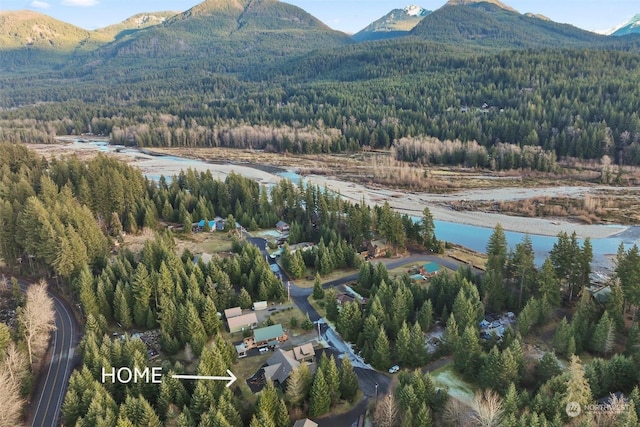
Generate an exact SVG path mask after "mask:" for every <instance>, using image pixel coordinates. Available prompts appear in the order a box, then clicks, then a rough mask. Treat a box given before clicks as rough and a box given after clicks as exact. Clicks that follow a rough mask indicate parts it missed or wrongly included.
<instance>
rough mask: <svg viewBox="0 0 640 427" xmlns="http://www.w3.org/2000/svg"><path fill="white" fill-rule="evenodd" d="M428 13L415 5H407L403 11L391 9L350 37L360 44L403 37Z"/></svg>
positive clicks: (428, 11)
mask: <svg viewBox="0 0 640 427" xmlns="http://www.w3.org/2000/svg"><path fill="white" fill-rule="evenodd" d="M430 13H431V11H430V10H427V9H425V8H423V7H420V6H417V5H408V6H406V7H404V8H403V9H393V10H391V11H390V12H389V13H387V14H386V15H384V16H383V17H381V18H379V19H377V20H375V21H373V22H372V23H370V24H369V25H367V26H366V27H364V28H363V29H362V30H360V31H358V32H357V33H356V34H354V35H353V36H352V37H353V39H354V40H356V41H358V42H361V41H372V40H383V39H389V38H395V37H401V36H405V35H407V34H409V31H411V30H412V29H413V28H414V27H415V26H416V25H418V23H419V22H420V21H421V20H422V19H423V18H424V17H425V16H427V15H428V14H430Z"/></svg>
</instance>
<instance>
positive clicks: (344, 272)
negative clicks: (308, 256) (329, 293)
mask: <svg viewBox="0 0 640 427" xmlns="http://www.w3.org/2000/svg"><path fill="white" fill-rule="evenodd" d="M358 271H359V270H356V269H353V268H346V269H339V270H335V271H332V272H331V273H329V274H327V275H326V276H321V277H320V281H321V282H322V283H326V282H331V281H334V280H339V279H344V278H345V277H347V276H350V275H352V274H356V273H357V272H358ZM315 280H316V271H315V270H314V269H312V268H307V269H306V271H305V274H304V277H303V278H301V279H296V280H295V283H296V286H298V287H300V288H313V283H314V282H315Z"/></svg>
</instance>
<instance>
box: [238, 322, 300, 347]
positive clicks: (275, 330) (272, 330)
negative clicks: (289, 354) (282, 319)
mask: <svg viewBox="0 0 640 427" xmlns="http://www.w3.org/2000/svg"><path fill="white" fill-rule="evenodd" d="M288 339H289V337H288V336H287V334H286V333H285V332H284V330H283V329H282V325H281V324H277V325H271V326H267V327H264V328H258V329H254V330H253V336H252V337H248V338H245V339H244V343H245V344H246V346H247V348H256V347H258V348H260V347H275V346H277V345H278V344H279V343H281V342H284V341H286V340H288Z"/></svg>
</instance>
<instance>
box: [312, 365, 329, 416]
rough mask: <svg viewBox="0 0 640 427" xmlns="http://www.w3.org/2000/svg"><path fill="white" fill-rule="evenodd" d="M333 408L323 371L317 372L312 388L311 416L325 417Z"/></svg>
mask: <svg viewBox="0 0 640 427" xmlns="http://www.w3.org/2000/svg"><path fill="white" fill-rule="evenodd" d="M330 408H331V393H330V390H329V387H328V386H327V383H326V381H325V379H324V374H323V373H322V370H321V369H319V370H318V371H317V372H316V375H315V378H314V379H313V385H312V386H311V394H310V401H309V415H310V416H312V417H317V416H320V415H323V414H325V413H327V412H328V411H329V409H330Z"/></svg>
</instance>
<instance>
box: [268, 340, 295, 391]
mask: <svg viewBox="0 0 640 427" xmlns="http://www.w3.org/2000/svg"><path fill="white" fill-rule="evenodd" d="M299 366H300V362H298V361H297V360H295V359H292V358H290V357H288V355H287V352H286V351H284V350H282V349H277V350H276V351H275V353H273V356H271V357H270V358H269V360H267V366H265V367H264V377H265V379H268V380H271V381H273V382H274V383H278V384H280V385H284V383H285V382H286V381H287V379H288V378H289V375H291V372H293V370H294V369H296V368H298V367H299Z"/></svg>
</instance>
